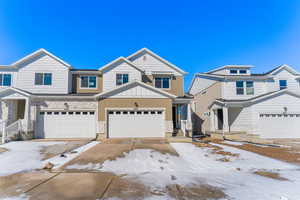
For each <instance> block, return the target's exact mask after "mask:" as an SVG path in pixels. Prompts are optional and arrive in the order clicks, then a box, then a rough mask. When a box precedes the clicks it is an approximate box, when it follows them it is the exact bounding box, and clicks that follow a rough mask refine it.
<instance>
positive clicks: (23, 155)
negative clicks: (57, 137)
mask: <svg viewBox="0 0 300 200" xmlns="http://www.w3.org/2000/svg"><path fill="white" fill-rule="evenodd" d="M55 144H64V142H32V141H17V142H9V143H6V144H3V145H1V147H4V148H6V149H8V151H6V152H3V153H1V154H0V176H7V175H10V174H14V173H18V172H22V171H30V170H35V169H40V168H42V167H43V162H42V159H43V155H42V154H41V153H40V150H41V149H42V148H44V147H46V146H49V145H55Z"/></svg>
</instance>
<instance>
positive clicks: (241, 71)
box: [207, 65, 252, 76]
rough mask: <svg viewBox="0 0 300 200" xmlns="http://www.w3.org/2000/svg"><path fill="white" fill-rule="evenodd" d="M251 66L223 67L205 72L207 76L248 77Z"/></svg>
mask: <svg viewBox="0 0 300 200" xmlns="http://www.w3.org/2000/svg"><path fill="white" fill-rule="evenodd" d="M251 67H252V66H250V65H225V66H223V67H219V68H217V69H214V70H211V71H209V72H207V74H219V75H232V76H234V75H240V76H241V75H250V74H251V71H250V69H251Z"/></svg>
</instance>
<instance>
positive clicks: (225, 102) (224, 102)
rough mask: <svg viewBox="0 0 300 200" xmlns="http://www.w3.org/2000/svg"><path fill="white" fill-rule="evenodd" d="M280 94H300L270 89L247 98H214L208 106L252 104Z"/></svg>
mask: <svg viewBox="0 0 300 200" xmlns="http://www.w3.org/2000/svg"><path fill="white" fill-rule="evenodd" d="M282 94H289V95H292V96H296V97H298V98H300V94H297V93H294V92H292V91H290V90H288V89H284V90H276V91H272V92H268V93H265V94H262V95H259V96H256V97H253V98H249V99H231V100H226V99H216V100H215V101H214V102H213V103H212V104H210V106H209V108H210V107H211V106H212V105H213V104H215V103H218V104H221V105H241V106H243V105H248V104H254V103H255V102H257V101H259V100H263V99H266V98H269V97H272V96H276V95H282Z"/></svg>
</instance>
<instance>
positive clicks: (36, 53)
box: [11, 48, 72, 69]
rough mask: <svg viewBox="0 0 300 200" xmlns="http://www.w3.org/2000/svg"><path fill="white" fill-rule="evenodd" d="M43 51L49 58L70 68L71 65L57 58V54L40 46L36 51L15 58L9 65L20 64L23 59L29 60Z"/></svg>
mask: <svg viewBox="0 0 300 200" xmlns="http://www.w3.org/2000/svg"><path fill="white" fill-rule="evenodd" d="M43 53H44V54H46V55H48V56H50V57H51V58H53V59H55V60H56V61H58V62H60V63H61V64H63V65H64V66H66V67H68V68H70V69H71V68H72V66H71V65H70V64H68V63H66V62H65V61H63V60H61V59H60V58H58V57H57V56H55V55H53V54H52V53H50V52H49V51H47V50H45V49H43V48H41V49H39V50H37V51H35V52H33V53H31V54H29V55H27V56H25V57H23V58H21V59H19V60H17V61H16V62H14V63H12V64H11V66H13V67H16V66H17V65H19V64H21V63H23V62H25V61H27V60H29V59H31V58H34V57H35V56H38V55H40V54H43Z"/></svg>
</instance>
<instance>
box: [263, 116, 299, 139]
mask: <svg viewBox="0 0 300 200" xmlns="http://www.w3.org/2000/svg"><path fill="white" fill-rule="evenodd" d="M258 127H259V134H260V136H261V137H263V138H300V113H299V114H275V113H274V114H260V115H259V122H258Z"/></svg>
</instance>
